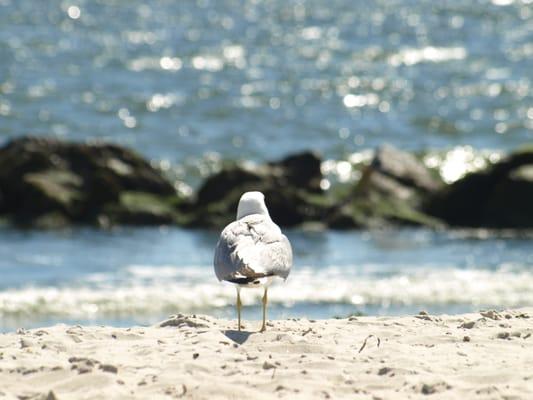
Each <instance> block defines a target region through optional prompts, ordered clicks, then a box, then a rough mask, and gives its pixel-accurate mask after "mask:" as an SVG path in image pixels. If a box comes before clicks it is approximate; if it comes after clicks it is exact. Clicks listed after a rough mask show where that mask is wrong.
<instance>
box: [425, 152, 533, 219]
mask: <svg viewBox="0 0 533 400" xmlns="http://www.w3.org/2000/svg"><path fill="white" fill-rule="evenodd" d="M532 204H533V149H524V150H522V151H518V152H516V153H514V154H511V155H509V156H508V157H507V158H505V159H503V160H502V161H500V162H499V163H497V164H494V165H492V166H491V167H489V168H487V169H486V170H483V171H479V172H474V173H471V174H469V175H467V176H465V177H464V178H462V179H460V180H458V181H457V182H454V183H453V184H451V185H449V186H448V187H445V188H443V189H442V190H441V191H439V192H437V193H436V194H434V195H433V196H432V197H431V198H430V199H429V201H428V202H427V204H426V206H425V210H426V211H427V212H428V213H429V214H431V215H433V216H435V217H437V218H440V219H442V220H444V221H445V222H446V223H448V224H450V225H455V226H466V227H488V228H532V227H533V206H532Z"/></svg>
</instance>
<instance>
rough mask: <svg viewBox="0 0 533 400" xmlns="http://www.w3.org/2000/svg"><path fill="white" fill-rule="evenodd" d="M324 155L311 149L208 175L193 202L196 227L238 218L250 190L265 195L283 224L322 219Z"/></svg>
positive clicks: (230, 167) (272, 211) (270, 209)
mask: <svg viewBox="0 0 533 400" xmlns="http://www.w3.org/2000/svg"><path fill="white" fill-rule="evenodd" d="M320 165H321V160H320V158H319V157H318V156H317V155H316V154H314V153H311V152H305V153H300V154H295V155H291V156H289V157H287V158H284V159H282V160H280V161H277V162H271V163H268V164H265V165H261V166H256V167H246V166H240V165H233V166H228V167H225V168H223V169H222V171H220V172H219V173H217V174H215V175H213V176H211V177H210V178H208V179H207V180H206V181H205V182H204V184H203V185H202V186H201V187H200V189H199V191H198V195H197V200H196V202H195V203H194V204H193V206H192V209H193V214H194V215H195V217H194V218H193V219H192V221H191V225H193V226H207V227H221V226H224V225H226V224H227V223H229V222H231V221H233V220H234V219H235V213H236V210H237V204H238V202H239V198H240V196H241V195H242V194H243V193H244V192H246V191H253V190H257V191H261V192H263V193H264V194H265V198H266V203H267V207H268V209H269V211H270V214H271V216H272V219H273V220H274V221H276V223H278V224H280V225H282V226H295V225H299V224H302V223H304V222H308V221H319V220H321V219H322V214H323V213H324V206H323V204H322V201H323V193H322V190H321V189H320V181H321V180H322V172H321V170H320Z"/></svg>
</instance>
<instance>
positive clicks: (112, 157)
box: [0, 137, 176, 227]
mask: <svg viewBox="0 0 533 400" xmlns="http://www.w3.org/2000/svg"><path fill="white" fill-rule="evenodd" d="M0 194H1V196H0V198H1V202H0V214H4V215H7V216H8V217H10V218H11V219H12V220H13V221H15V222H17V223H21V224H27V225H33V226H40V227H58V226H64V225H68V224H69V223H72V222H74V223H90V224H94V223H100V222H101V221H102V220H106V221H110V222H111V223H112V222H114V221H117V222H120V223H141V224H150V223H170V222H172V221H173V220H174V214H175V211H174V210H173V209H172V206H173V204H174V203H175V202H176V200H175V199H176V192H175V190H174V187H173V185H172V184H171V183H170V182H168V181H167V180H166V179H165V178H164V177H163V176H162V175H161V173H160V172H159V171H157V170H155V169H154V168H152V167H151V166H150V164H149V163H148V162H147V161H146V160H144V159H143V158H142V157H141V156H139V155H138V154H136V153H134V152H133V151H131V150H128V149H125V148H122V147H120V146H117V145H112V144H82V143H69V142H62V141H59V140H56V139H51V138H33V137H26V138H20V139H15V140H13V141H11V142H9V143H7V144H6V145H5V146H4V147H2V148H0ZM135 196H136V197H135ZM169 199H172V201H170V202H169Z"/></svg>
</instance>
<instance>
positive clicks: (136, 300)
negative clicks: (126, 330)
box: [0, 228, 533, 330]
mask: <svg viewBox="0 0 533 400" xmlns="http://www.w3.org/2000/svg"><path fill="white" fill-rule="evenodd" d="M287 233H288V237H289V239H290V240H291V242H292V245H293V250H294V259H295V262H294V267H293V270H292V271H291V274H290V276H289V278H288V280H287V282H286V283H284V284H281V283H280V284H279V285H275V286H273V287H271V289H270V290H269V300H270V304H271V306H270V316H271V317H273V318H286V317H302V316H305V317H308V318H325V317H333V316H347V315H349V314H352V313H365V314H407V313H415V312H418V311H420V310H422V309H424V310H427V311H430V312H446V313H450V312H458V311H470V310H476V309H481V308H489V307H497V308H501V307H518V306H524V305H532V304H533V291H532V290H531V288H533V273H532V266H533V253H532V252H531V239H532V236H531V235H530V236H527V235H523V236H514V237H513V238H512V239H510V238H509V237H505V236H501V235H496V234H491V233H489V232H487V231H483V230H478V231H447V232H432V231H427V230H420V229H401V230H390V231H388V230H386V231H375V232H358V231H354V232H331V231H325V232H304V231H298V230H294V231H288V232H287ZM217 239H218V234H217V233H216V232H207V231H186V230H182V229H178V228H144V229H130V228H117V229H115V230H112V231H105V232H102V231H98V230H93V229H73V230H66V231H60V232H39V231H28V232H20V231H4V232H2V245H1V246H0V274H1V276H2V280H1V282H0V321H1V322H0V329H1V330H13V329H15V328H17V327H20V326H23V327H31V326H41V325H45V324H50V323H54V322H70V323H92V324H103V323H109V324H113V325H128V324H133V323H137V324H149V323H155V322H157V321H159V320H161V319H163V318H164V317H165V316H167V315H169V314H172V313H177V312H187V313H207V314H212V315H217V316H224V317H234V304H235V295H236V294H235V289H234V288H233V287H232V285H225V284H222V283H219V282H218V281H217V280H216V278H215V276H214V272H213V267H212V257H213V248H214V246H215V244H216V241H217ZM261 296H262V291H261V290H256V289H247V290H244V291H243V302H244V304H245V309H244V315H245V316H246V318H247V319H252V320H254V319H258V318H260V316H261V306H260V304H261V303H260V297H261Z"/></svg>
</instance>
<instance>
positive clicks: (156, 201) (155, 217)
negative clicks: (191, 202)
mask: <svg viewBox="0 0 533 400" xmlns="http://www.w3.org/2000/svg"><path fill="white" fill-rule="evenodd" d="M175 203H176V200H175V199H174V198H173V196H166V197H165V196H158V195H154V194H151V193H146V192H123V193H121V194H120V198H119V201H118V203H111V204H109V205H108V206H107V207H106V208H105V213H104V214H105V215H108V216H109V217H110V218H111V222H112V223H113V224H117V223H119V224H126V225H146V224H174V223H176V222H178V221H179V220H180V214H179V212H178V211H177V210H176V208H175Z"/></svg>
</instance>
